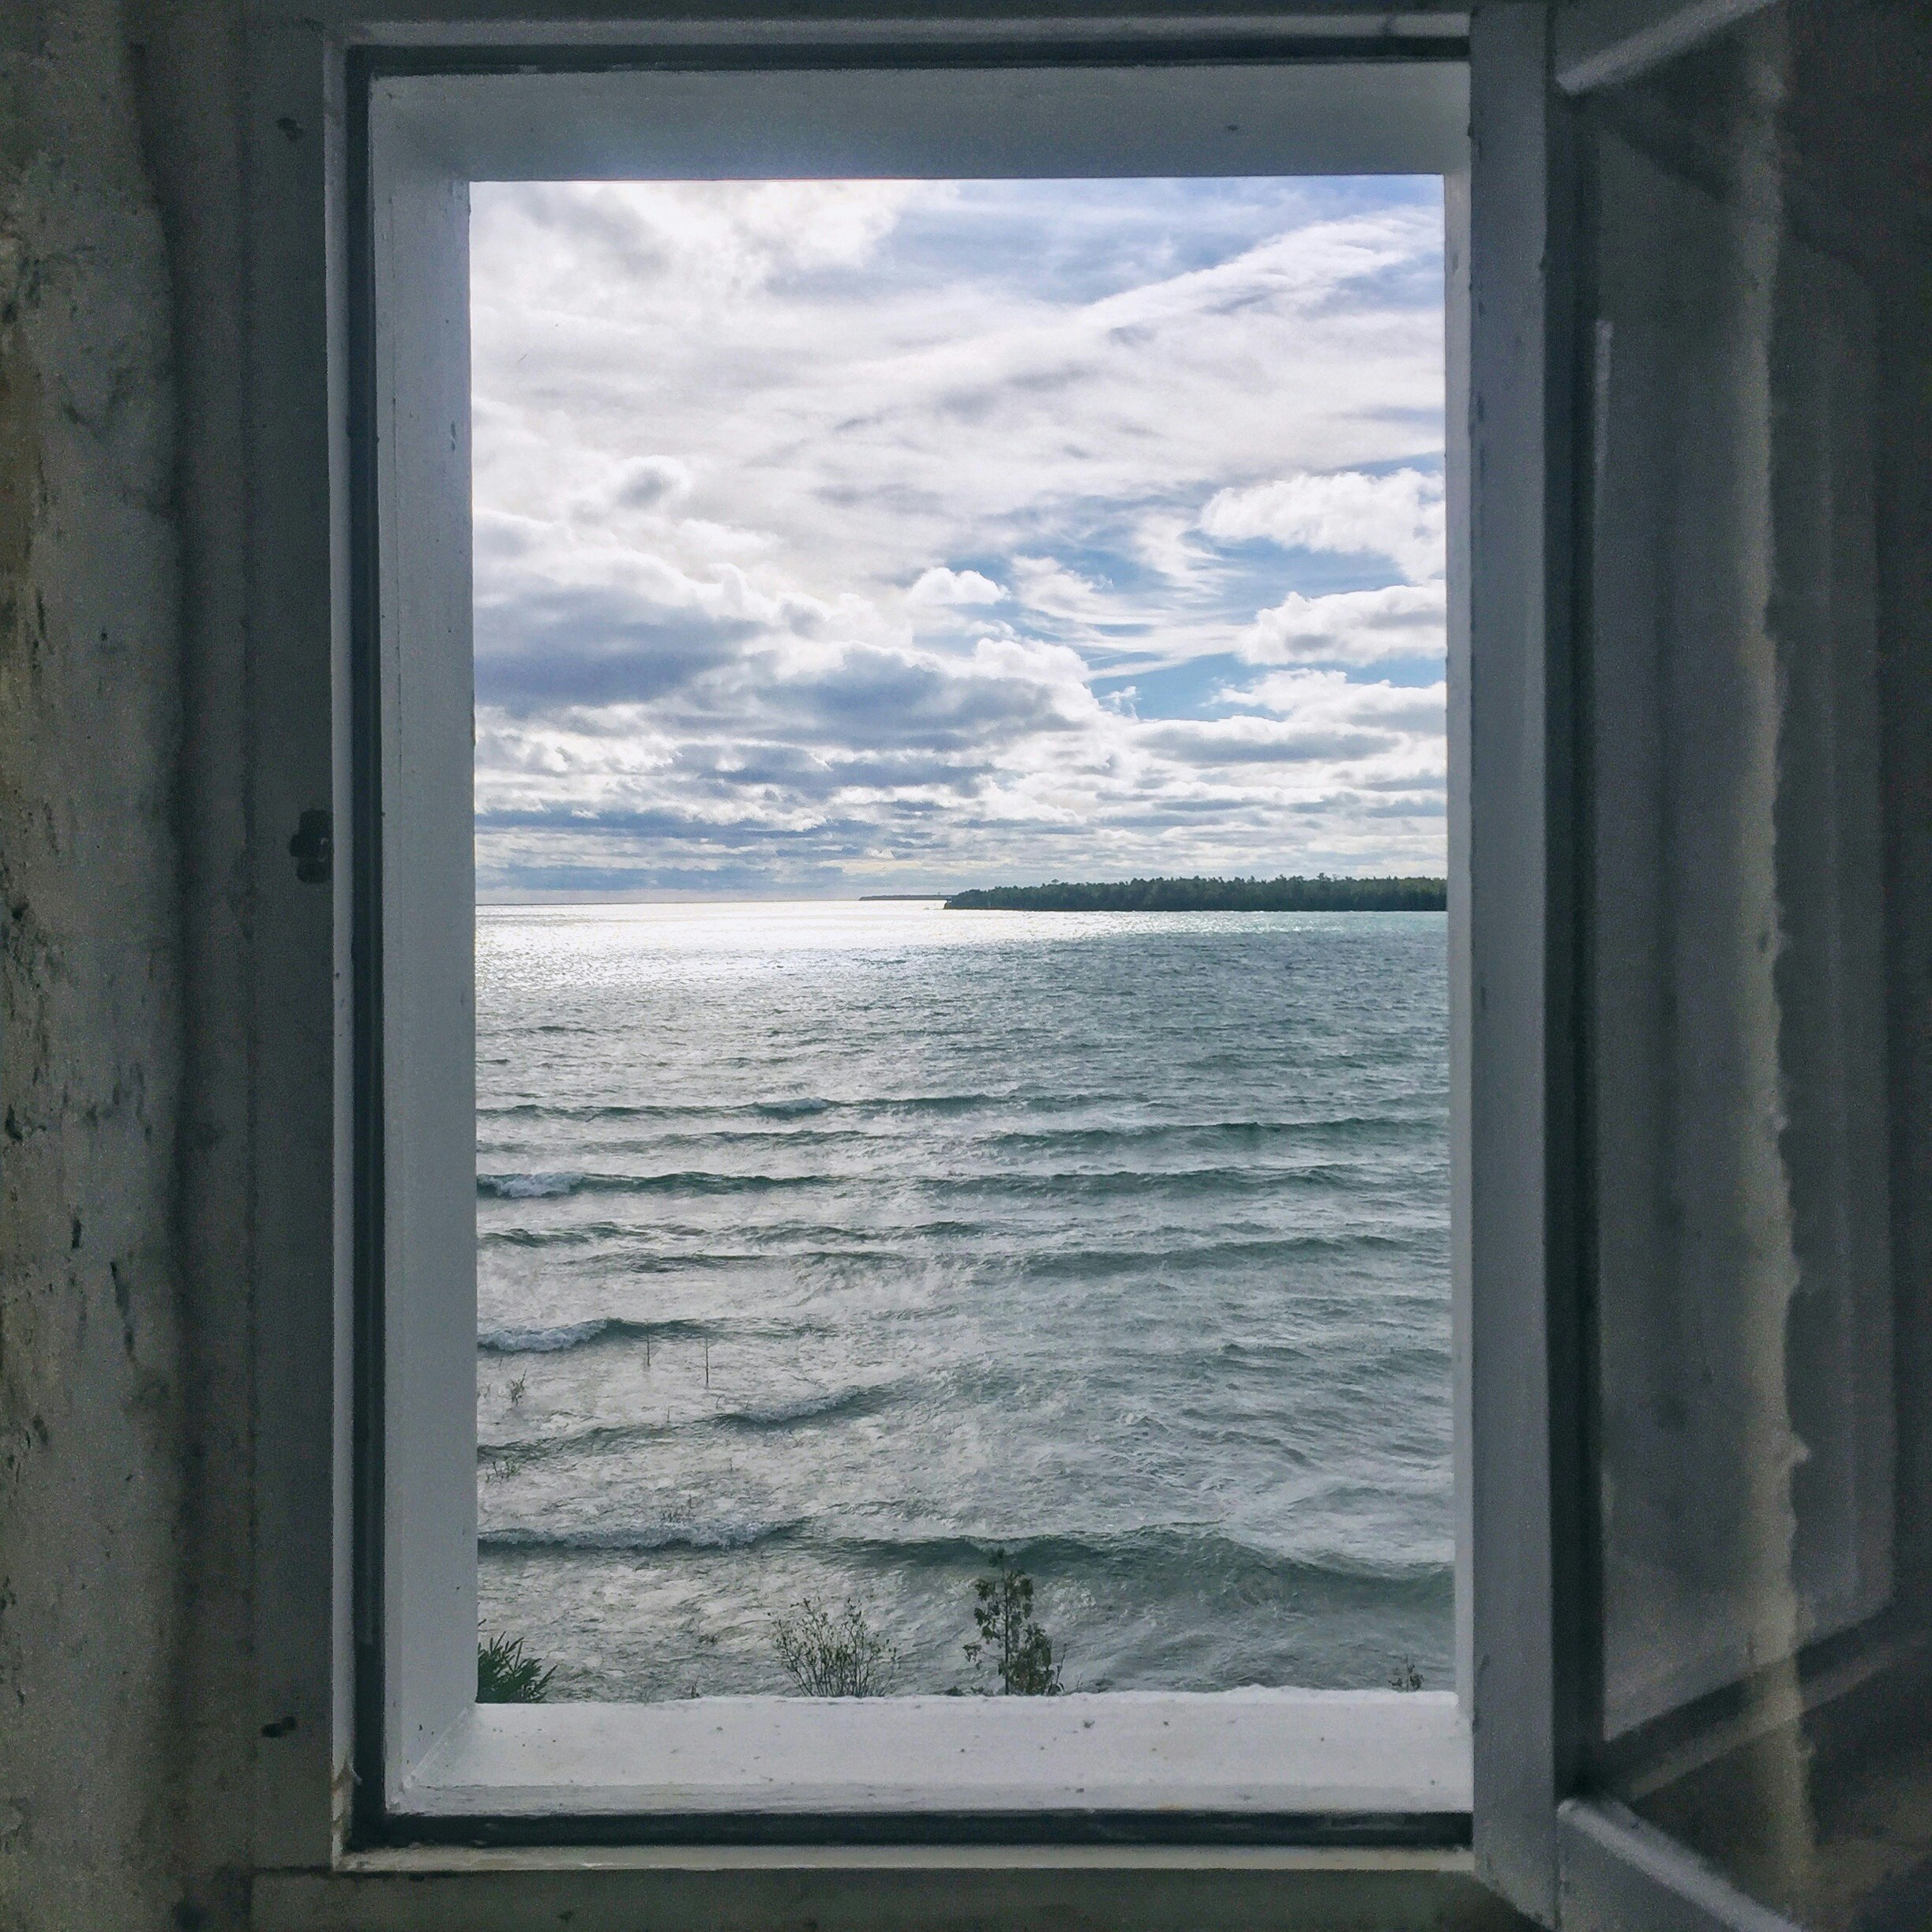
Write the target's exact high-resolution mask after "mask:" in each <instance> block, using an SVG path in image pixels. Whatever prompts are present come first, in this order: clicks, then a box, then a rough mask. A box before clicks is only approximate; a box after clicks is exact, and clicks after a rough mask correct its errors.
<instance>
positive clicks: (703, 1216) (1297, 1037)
mask: <svg viewBox="0 0 1932 1932" xmlns="http://www.w3.org/2000/svg"><path fill="white" fill-rule="evenodd" d="M1445 937H1446V935H1445V928H1444V921H1443V920H1442V917H1439V916H1436V915H1431V914H1417V913H1408V914H1402V913H1394V914H1387V913H1384V914H1376V913H1326V914H1296V913H1229V914H1217V913H1161V914H1146V913H1139V914H1105V913H1092V914H1088V913H1078V914H1076V913H947V912H945V911H943V910H942V909H940V907H939V906H935V905H918V904H913V905H904V904H896V905H895V904H812V905H793V906H774V905H733V906H722V905H710V906H595V907H584V906H569V907H542V908H536V909H531V908H523V907H519V908H514V909H485V910H479V912H478V919H477V962H478V1020H477V1036H478V1120H477V1169H478V1182H477V1192H478V1200H477V1224H478V1243H479V1252H478V1262H479V1274H480V1281H479V1315H478V1356H477V1391H478V1394H477V1401H478V1431H479V1439H480V1446H479V1451H478V1502H479V1507H480V1512H481V1547H480V1551H479V1566H480V1580H481V1594H482V1621H483V1624H484V1626H485V1628H486V1630H490V1631H498V1630H503V1631H508V1632H510V1633H512V1634H516V1635H519V1636H521V1637H523V1638H525V1639H526V1641H527V1643H528V1645H529V1647H530V1649H531V1650H532V1651H533V1652H535V1653H538V1654H540V1655H541V1656H543V1657H544V1658H546V1660H550V1661H553V1662H555V1663H556V1664H557V1666H558V1674H557V1680H556V1683H555V1686H554V1687H553V1694H557V1695H564V1696H572V1697H588V1698H663V1697H677V1696H686V1695H688V1694H691V1693H692V1692H693V1691H696V1692H700V1693H705V1692H722V1691H743V1690H784V1689H786V1688H787V1685H786V1680H785V1679H784V1678H783V1676H782V1672H781V1671H780V1670H779V1668H778V1664H777V1661H776V1658H775V1654H774V1651H773V1646H772V1641H771V1619H772V1616H773V1615H774V1613H775V1612H782V1611H784V1609H785V1608H786V1606H787V1605H788V1604H791V1603H793V1602H794V1601H796V1600H797V1599H799V1598H800V1597H801V1596H805V1595H806V1594H808V1593H809V1594H811V1595H812V1596H818V1597H820V1598H823V1599H829V1600H831V1601H832V1602H833V1603H834V1604H837V1603H840V1602H842V1601H843V1600H845V1599H846V1598H847V1597H850V1598H852V1599H853V1600H856V1601H857V1602H858V1603H860V1604H861V1605H862V1606H863V1607H865V1609H866V1611H867V1612H868V1615H870V1616H871V1618H872V1621H873V1622H874V1623H876V1624H878V1625H880V1626H883V1628H884V1629H885V1630H887V1632H888V1633H889V1634H890V1635H891V1638H892V1639H893V1640H894V1641H895V1643H896V1644H897V1645H898V1647H899V1649H900V1652H901V1653H902V1664H901V1668H900V1670H899V1673H898V1679H897V1680H896V1683H897V1687H898V1688H899V1689H901V1690H909V1691H910V1690H945V1689H947V1688H949V1687H951V1686H955V1685H960V1686H968V1687H970V1686H972V1685H973V1684H974V1682H975V1679H974V1677H973V1675H972V1673H971V1671H970V1668H968V1666H967V1665H966V1662H965V1660H964V1659H963V1656H962V1651H961V1645H962V1641H963V1640H964V1639H965V1638H968V1637H970V1635H971V1634H972V1626H971V1618H970V1611H971V1605H972V1600H973V1591H972V1584H973V1579H974V1577H975V1576H976V1575H977V1574H979V1573H980V1572H981V1570H983V1568H984V1567H985V1558H986V1555H987V1552H988V1551H990V1550H992V1549H993V1548H995V1547H1002V1546H1003V1547H1005V1548H1006V1549H1007V1550H1008V1551H1010V1552H1011V1553H1012V1554H1013V1555H1015V1557H1016V1558H1017V1559H1019V1561H1020V1562H1021V1563H1022V1565H1023V1566H1024V1567H1025V1568H1026V1570H1028V1571H1029V1572H1030V1574H1032V1575H1033V1577H1034V1578H1035V1579H1036V1582H1037V1588H1038V1592H1039V1597H1038V1603H1039V1609H1040V1615H1041V1621H1042V1622H1043V1623H1045V1625H1046V1626H1047V1628H1048V1629H1049V1631H1050V1632H1051V1634H1052V1636H1053V1638H1054V1639H1055V1643H1056V1653H1058V1654H1060V1655H1061V1656H1064V1660H1065V1664H1066V1682H1067V1686H1068V1687H1069V1688H1070V1689H1073V1688H1078V1689H1083V1690H1096V1689H1136V1690H1150V1689H1176V1690H1220V1689H1226V1688H1231V1687H1232V1686H1238V1685H1244V1684H1267V1685H1305V1686H1345V1685H1361V1684H1368V1685H1379V1684H1383V1683H1386V1682H1388V1681H1389V1679H1390V1675H1391V1673H1392V1672H1393V1671H1395V1670H1397V1668H1400V1667H1401V1664H1403V1663H1405V1661H1412V1662H1413V1663H1414V1664H1416V1666H1417V1667H1418V1668H1420V1671H1421V1674H1422V1676H1423V1679H1424V1682H1425V1683H1427V1685H1429V1686H1431V1688H1435V1687H1446V1686H1448V1684H1449V1683H1450V1671H1451V1663H1450V1648H1451V1642H1452V1635H1451V1624H1452V1611H1453V1584H1452V1562H1453V1530H1452V1524H1451V1502H1450V1344H1449V1292H1448V1279H1449V1270H1448V1221H1449V1214H1448V1170H1447V1158H1448V1140H1447V1120H1448V1070H1447V1045H1446V1041H1447V1028H1446V955H1445ZM707 1375H708V1381H707Z"/></svg>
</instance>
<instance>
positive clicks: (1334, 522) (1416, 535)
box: [1201, 469, 1446, 583]
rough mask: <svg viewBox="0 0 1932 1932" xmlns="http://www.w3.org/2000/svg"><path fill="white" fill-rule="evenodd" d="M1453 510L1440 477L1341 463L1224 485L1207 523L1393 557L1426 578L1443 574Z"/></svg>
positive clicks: (1291, 544) (1221, 532) (1246, 534)
mask: <svg viewBox="0 0 1932 1932" xmlns="http://www.w3.org/2000/svg"><path fill="white" fill-rule="evenodd" d="M1445 514H1446V512H1445V509H1444V505H1443V501H1442V479H1441V478H1440V477H1438V476H1430V475H1424V474H1423V472H1422V471H1420V470H1412V469H1401V470H1397V471H1395V472H1394V475H1388V476H1371V475H1367V474H1365V473H1364V472H1363V471H1360V470H1341V471H1334V472H1331V473H1330V474H1329V475H1302V476H1290V477H1285V478H1281V480H1280V481H1279V482H1271V483H1254V484H1250V485H1248V486H1246V487H1245V488H1242V489H1236V490H1221V491H1219V492H1217V493H1216V494H1215V495H1214V497H1212V498H1211V499H1210V501H1209V503H1208V505H1207V508H1206V509H1205V510H1204V511H1203V512H1202V514H1201V528H1202V530H1203V531H1206V533H1207V535H1209V536H1210V537H1214V538H1218V539H1219V540H1220V541H1221V542H1224V543H1229V542H1240V541H1242V540H1243V539H1246V538H1257V537H1262V538H1266V539H1268V541H1269V542H1273V543H1278V544H1281V545H1282V546H1284V547H1285V548H1288V549H1291V550H1330V551H1337V552H1340V553H1344V554H1356V555H1362V554H1367V555H1374V556H1379V557H1389V558H1391V559H1392V560H1393V561H1394V563H1395V564H1396V565H1397V568H1399V569H1400V570H1401V572H1402V573H1403V574H1404V576H1406V577H1407V578H1408V579H1409V582H1410V583H1424V582H1427V580H1429V579H1431V578H1433V577H1439V576H1441V575H1442V565H1443V546H1444V538H1445V528H1446V526H1445V523H1444V517H1445Z"/></svg>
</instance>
